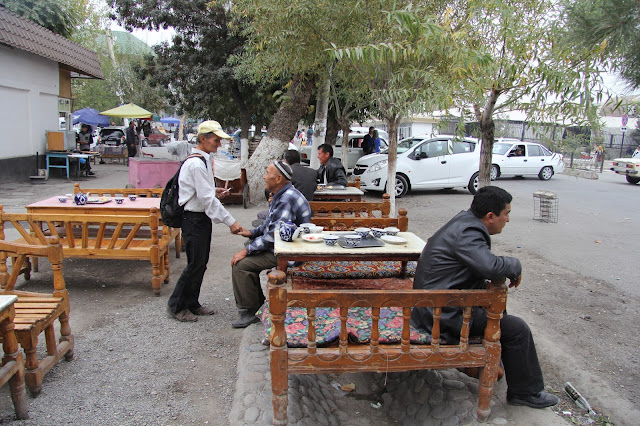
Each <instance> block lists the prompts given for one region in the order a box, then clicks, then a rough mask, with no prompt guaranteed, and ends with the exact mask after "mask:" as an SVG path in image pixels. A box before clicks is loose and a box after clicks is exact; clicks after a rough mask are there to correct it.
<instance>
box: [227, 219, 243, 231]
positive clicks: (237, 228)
mask: <svg viewBox="0 0 640 426" xmlns="http://www.w3.org/2000/svg"><path fill="white" fill-rule="evenodd" d="M229 229H230V230H231V233H232V234H238V233H240V231H242V230H243V229H244V228H243V227H242V226H241V225H240V224H239V223H238V222H237V221H236V222H233V225H231V226H230V227H229Z"/></svg>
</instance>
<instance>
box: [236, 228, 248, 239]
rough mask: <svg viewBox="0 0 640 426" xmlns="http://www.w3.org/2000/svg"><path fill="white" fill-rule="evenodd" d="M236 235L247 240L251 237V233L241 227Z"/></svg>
mask: <svg viewBox="0 0 640 426" xmlns="http://www.w3.org/2000/svg"><path fill="white" fill-rule="evenodd" d="M238 235H242V236H243V237H247V238H249V237H251V231H249V230H248V229H246V228H244V227H243V228H242V229H241V230H240V232H238Z"/></svg>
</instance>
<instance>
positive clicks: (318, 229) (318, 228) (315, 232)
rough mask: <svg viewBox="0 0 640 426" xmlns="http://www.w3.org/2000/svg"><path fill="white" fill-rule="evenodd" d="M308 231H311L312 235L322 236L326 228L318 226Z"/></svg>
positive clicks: (311, 227)
mask: <svg viewBox="0 0 640 426" xmlns="http://www.w3.org/2000/svg"><path fill="white" fill-rule="evenodd" d="M308 229H309V231H310V233H311V234H321V233H322V231H324V228H323V227H322V226H318V225H313V226H310V227H309V228H308Z"/></svg>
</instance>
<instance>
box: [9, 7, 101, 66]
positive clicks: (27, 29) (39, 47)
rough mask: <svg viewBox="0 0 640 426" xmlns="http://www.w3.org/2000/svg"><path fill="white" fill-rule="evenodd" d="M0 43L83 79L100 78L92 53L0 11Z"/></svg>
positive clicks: (28, 22)
mask: <svg viewBox="0 0 640 426" xmlns="http://www.w3.org/2000/svg"><path fill="white" fill-rule="evenodd" d="M0 43H3V44H6V45H8V46H12V47H15V48H16V49H21V50H24V51H26V52H30V53H33V54H35V55H38V56H42V57H43V58H47V59H51V60H52V61H56V62H58V63H60V64H63V65H66V68H69V69H71V70H72V71H75V72H77V73H79V74H83V75H84V76H90V77H95V78H100V79H103V78H104V74H103V73H102V68H101V67H100V62H99V61H98V56H97V55H96V54H95V53H94V52H92V51H90V50H88V49H85V48H84V47H82V46H80V45H79V44H76V43H74V42H72V41H71V40H68V39H66V38H64V37H62V36H60V35H58V34H55V33H53V32H51V31H49V30H47V29H46V28H44V27H41V26H40V25H38V24H36V23H34V22H31V21H29V20H27V19H24V18H21V17H20V16H18V15H16V14H15V13H13V12H10V11H8V10H7V9H5V8H3V7H0Z"/></svg>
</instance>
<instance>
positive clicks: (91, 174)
mask: <svg viewBox="0 0 640 426" xmlns="http://www.w3.org/2000/svg"><path fill="white" fill-rule="evenodd" d="M87 174H88V175H89V176H95V173H93V172H88V173H87Z"/></svg>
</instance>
